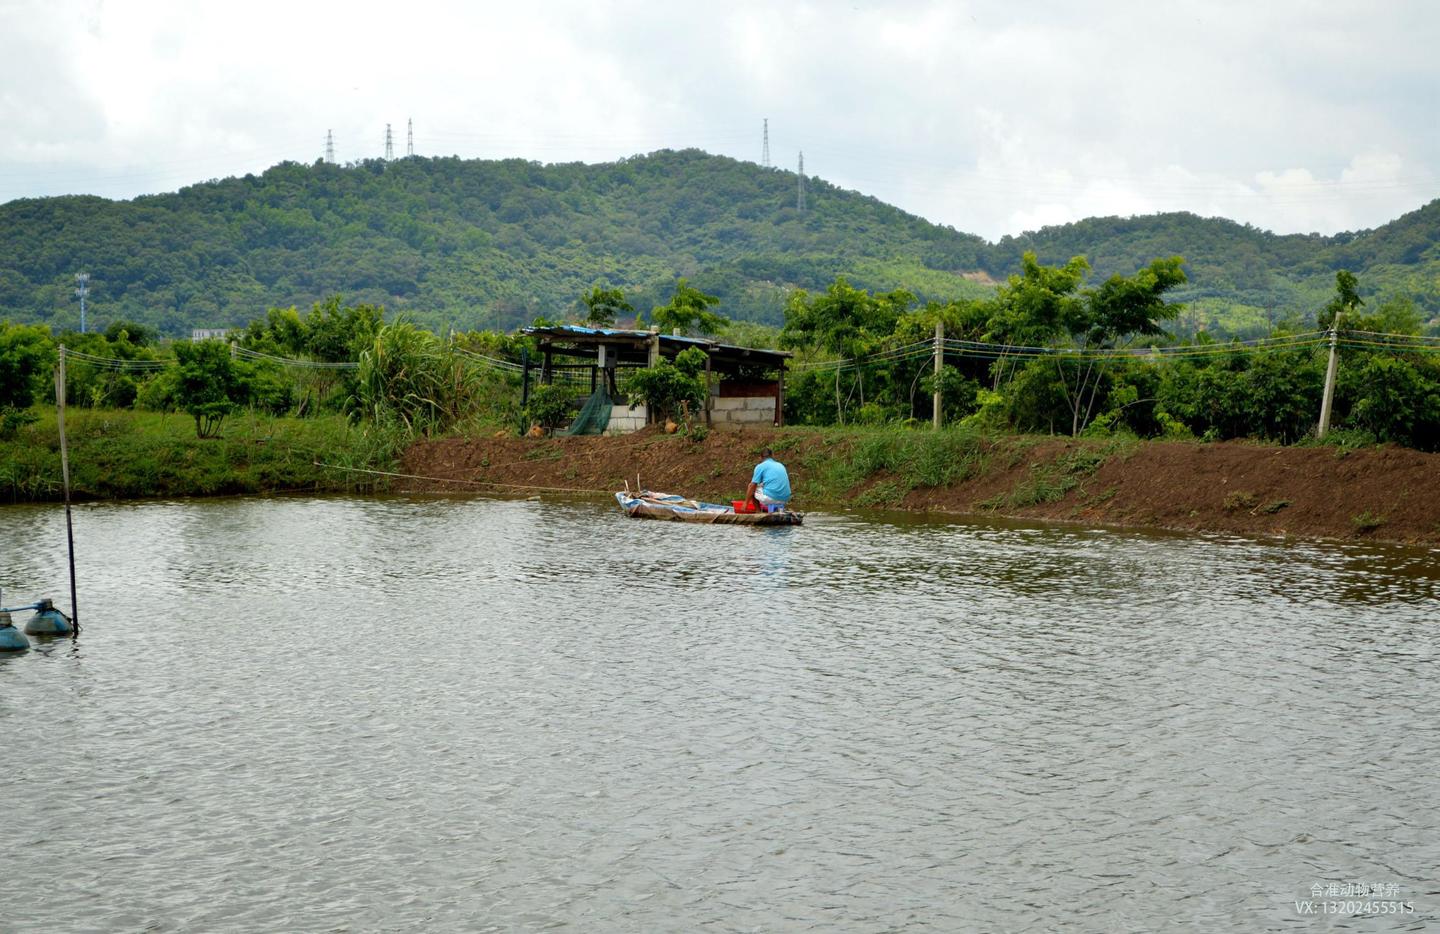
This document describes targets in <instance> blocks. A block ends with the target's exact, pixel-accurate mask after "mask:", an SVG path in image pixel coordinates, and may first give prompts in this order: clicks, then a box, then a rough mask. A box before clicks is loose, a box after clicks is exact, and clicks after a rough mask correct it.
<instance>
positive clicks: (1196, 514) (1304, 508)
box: [403, 428, 1440, 544]
mask: <svg viewBox="0 0 1440 934" xmlns="http://www.w3.org/2000/svg"><path fill="white" fill-rule="evenodd" d="M766 446H769V447H771V448H773V449H774V451H775V453H776V456H777V457H778V458H779V459H780V460H782V461H783V462H784V463H785V464H786V465H787V466H788V467H789V469H790V479H791V484H792V486H793V487H794V488H795V490H796V503H797V506H798V507H799V508H801V509H804V510H813V509H821V510H828V509H833V508H837V507H839V508H852V507H866V508H888V509H904V510H915V511H927V512H944V513H952V514H961V515H965V514H969V515H996V516H1012V517H1019V518H1033V519H1060V520H1065V521H1071V522H1080V523H1084V524H1096V525H1115V526H1140V527H1162V528H1172V529H1192V530H1206V531H1224V532H1238V533H1244V534H1259V535H1293V536H1300V537H1327V538H1352V539H1377V540H1381V539H1383V540H1388V541H1405V542H1423V543H1427V544H1429V543H1437V542H1440V455H1437V454H1426V453H1423V452H1420V451H1412V450H1407V449H1404V448H1396V447H1368V448H1360V449H1356V448H1345V447H1332V446H1294V447H1275V446H1271V445H1259V444H1244V443H1236V442H1223V443H1200V442H1194V441H1191V442H1173V441H1137V440H1134V439H1124V438H1065V437H1053V436H1049V435H1043V436H1036V435H994V434H984V433H979V432H973V431H968V430H966V429H963V428H947V429H945V430H944V431H940V432H932V431H929V430H923V429H921V430H916V429H903V428H846V429H835V428H829V429H814V428H786V429H774V430H755V431H712V432H710V433H709V434H708V435H707V436H705V437H704V438H703V439H700V440H695V439H692V438H686V437H682V436H679V435H663V434H657V433H655V432H653V431H650V432H645V433H641V434H638V435H627V436H624V437H620V438H549V439H529V438H514V437H506V438H492V437H487V438H445V439H437V440H433V441H424V442H419V443H416V444H414V445H412V446H411V447H410V448H409V449H408V450H407V451H406V452H405V456H404V461H403V464H404V467H403V470H404V472H406V473H409V474H412V475H415V476H417V477H425V478H434V479H432V480H416V481H405V483H404V484H403V486H404V488H405V489H407V490H411V489H413V490H417V491H418V490H445V491H468V492H486V491H488V492H498V493H524V492H527V491H544V490H569V491H573V492H577V493H595V494H598V495H603V494H604V493H605V492H606V491H610V490H618V489H621V488H622V487H623V486H625V485H627V484H628V485H630V486H632V487H633V486H634V485H635V484H636V482H637V474H638V475H639V483H640V484H641V485H642V486H643V487H646V488H649V489H652V490H664V491H667V492H676V493H684V494H686V495H688V496H694V497H698V498H701V499H706V500H709V501H711V502H726V501H728V500H731V499H737V498H739V497H740V496H741V495H742V494H743V493H744V491H745V485H746V482H747V481H748V480H749V478H750V469H751V467H752V465H753V464H754V463H755V460H756V458H757V456H758V454H759V452H760V450H761V449H762V448H764V447H766Z"/></svg>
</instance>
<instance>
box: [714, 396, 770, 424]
mask: <svg viewBox="0 0 1440 934" xmlns="http://www.w3.org/2000/svg"><path fill="white" fill-rule="evenodd" d="M710 421H711V423H712V424H714V425H716V426H717V427H719V426H727V425H728V426H732V427H741V426H745V425H773V424H775V397H774V396H719V397H711V399H710Z"/></svg>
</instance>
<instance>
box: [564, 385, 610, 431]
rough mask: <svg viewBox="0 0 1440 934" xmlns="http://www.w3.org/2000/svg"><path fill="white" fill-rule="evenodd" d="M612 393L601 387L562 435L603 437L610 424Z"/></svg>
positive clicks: (591, 395)
mask: <svg viewBox="0 0 1440 934" xmlns="http://www.w3.org/2000/svg"><path fill="white" fill-rule="evenodd" d="M611 405H612V403H611V401H610V393H608V392H606V390H605V387H604V386H601V387H600V388H599V389H597V390H595V391H594V392H593V393H591V394H590V398H589V399H586V400H585V405H584V406H583V407H582V408H581V409H580V414H579V415H577V416H575V420H574V421H573V422H571V423H570V427H569V428H566V429H565V430H564V431H562V432H560V433H561V434H562V435H603V434H604V433H605V427H606V426H607V425H609V424H610V406H611Z"/></svg>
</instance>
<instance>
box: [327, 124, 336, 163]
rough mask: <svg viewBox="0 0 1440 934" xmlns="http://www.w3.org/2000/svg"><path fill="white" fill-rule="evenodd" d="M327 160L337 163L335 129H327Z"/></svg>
mask: <svg viewBox="0 0 1440 934" xmlns="http://www.w3.org/2000/svg"><path fill="white" fill-rule="evenodd" d="M325 161H326V162H328V163H330V164H331V165H334V164H335V131H334V130H326V131H325Z"/></svg>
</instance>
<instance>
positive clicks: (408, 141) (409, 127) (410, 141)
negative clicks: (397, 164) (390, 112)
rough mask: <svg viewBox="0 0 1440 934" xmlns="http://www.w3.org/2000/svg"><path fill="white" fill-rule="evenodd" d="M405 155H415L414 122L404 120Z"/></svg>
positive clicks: (409, 119) (407, 118) (407, 119)
mask: <svg viewBox="0 0 1440 934" xmlns="http://www.w3.org/2000/svg"><path fill="white" fill-rule="evenodd" d="M405 155H407V156H413V155H415V121H414V120H413V119H411V118H409V117H406V118H405Z"/></svg>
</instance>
